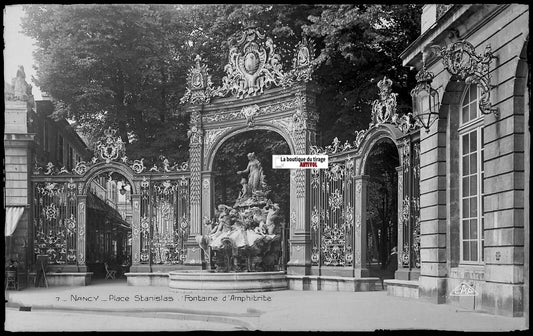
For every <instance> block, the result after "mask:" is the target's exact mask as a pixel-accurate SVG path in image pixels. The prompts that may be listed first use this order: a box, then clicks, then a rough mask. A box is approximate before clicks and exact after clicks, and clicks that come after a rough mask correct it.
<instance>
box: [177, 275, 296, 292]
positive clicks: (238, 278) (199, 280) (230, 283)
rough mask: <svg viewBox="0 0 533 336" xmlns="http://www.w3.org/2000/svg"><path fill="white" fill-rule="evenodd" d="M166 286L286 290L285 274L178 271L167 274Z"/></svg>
mask: <svg viewBox="0 0 533 336" xmlns="http://www.w3.org/2000/svg"><path fill="white" fill-rule="evenodd" d="M168 278H169V279H168V286H169V287H170V289H171V290H175V291H196V290H198V291H213V292H266V291H277V290H285V289H288V281H287V277H286V274H285V272H283V271H275V272H242V273H222V272H213V271H208V270H203V271H197V270H182V271H181V270H180V271H171V272H169V273H168Z"/></svg>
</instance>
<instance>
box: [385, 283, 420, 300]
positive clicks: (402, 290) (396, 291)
mask: <svg viewBox="0 0 533 336" xmlns="http://www.w3.org/2000/svg"><path fill="white" fill-rule="evenodd" d="M383 282H384V284H385V287H386V288H387V295H390V296H399V297H408V298H414V299H418V280H397V279H387V280H384V281H383Z"/></svg>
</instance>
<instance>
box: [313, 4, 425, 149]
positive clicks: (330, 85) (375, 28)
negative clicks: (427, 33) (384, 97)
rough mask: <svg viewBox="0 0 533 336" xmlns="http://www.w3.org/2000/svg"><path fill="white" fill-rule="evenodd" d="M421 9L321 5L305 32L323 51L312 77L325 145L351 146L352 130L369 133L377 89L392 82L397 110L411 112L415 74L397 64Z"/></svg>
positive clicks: (415, 33)
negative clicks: (317, 87) (384, 80)
mask: <svg viewBox="0 0 533 336" xmlns="http://www.w3.org/2000/svg"><path fill="white" fill-rule="evenodd" d="M421 7H422V5H414V4H402V5H377V4H367V5H365V4H357V5H325V6H323V7H322V11H321V13H320V15H313V16H310V17H309V19H310V21H311V22H312V23H311V24H308V25H305V26H304V27H303V31H304V32H305V33H306V34H309V35H311V36H313V37H314V38H315V39H316V40H317V42H318V44H319V45H320V46H321V53H320V56H319V60H320V62H321V63H322V66H321V67H320V68H319V69H318V71H317V72H316V74H315V78H316V80H317V82H319V83H321V87H322V91H321V92H320V94H319V96H318V97H317V100H318V105H319V106H318V108H319V111H320V122H319V126H321V127H320V128H319V131H320V134H321V137H320V138H321V139H322V142H323V144H329V143H331V140H332V139H333V138H334V137H338V138H339V139H346V140H350V141H352V140H354V133H353V130H359V129H364V128H367V125H368V123H369V122H370V116H371V112H370V111H371V108H370V106H371V102H372V100H374V99H376V98H377V97H378V96H377V87H376V84H377V82H378V81H379V80H381V79H382V78H383V76H387V77H388V78H390V79H392V81H393V83H394V85H393V91H394V92H396V93H398V94H399V95H398V109H399V110H400V111H401V112H406V111H409V110H410V106H411V98H410V95H409V90H410V89H411V88H412V87H414V85H415V79H414V73H413V72H412V71H410V70H409V69H407V68H404V67H403V66H402V64H401V59H400V57H399V55H400V52H402V51H403V50H404V49H405V48H406V47H407V46H408V45H409V44H410V43H411V42H412V41H414V40H415V39H416V38H417V37H418V35H419V33H420V28H419V27H420V13H421Z"/></svg>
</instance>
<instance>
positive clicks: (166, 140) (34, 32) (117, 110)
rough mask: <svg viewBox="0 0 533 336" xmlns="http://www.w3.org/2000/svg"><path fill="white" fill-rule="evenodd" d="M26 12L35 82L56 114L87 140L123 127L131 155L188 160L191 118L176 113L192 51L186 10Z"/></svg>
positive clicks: (29, 8)
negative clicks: (32, 40) (35, 64)
mask: <svg viewBox="0 0 533 336" xmlns="http://www.w3.org/2000/svg"><path fill="white" fill-rule="evenodd" d="M26 13H27V16H26V18H25V19H24V20H23V28H24V30H25V32H26V33H27V34H28V35H30V36H32V37H34V38H35V39H36V40H37V47H38V49H37V51H36V55H35V56H36V59H37V60H38V67H37V78H36V82H37V84H38V85H39V86H40V87H41V89H42V90H43V91H45V92H47V93H48V94H50V95H51V96H52V97H54V99H55V100H56V101H57V102H58V103H59V104H58V108H57V109H56V115H58V116H63V117H64V116H69V117H71V118H73V119H74V120H76V121H77V122H78V124H79V125H81V126H82V127H83V130H84V131H85V132H86V133H89V134H91V133H95V132H96V133H98V132H101V131H102V130H103V128H104V127H107V126H113V127H115V128H117V129H118V130H119V134H120V136H121V137H122V140H123V141H124V142H125V143H126V144H127V150H128V154H137V155H133V156H141V155H145V156H146V157H147V158H148V159H150V158H151V157H152V158H155V157H157V156H158V155H161V154H164V155H166V156H167V157H170V158H174V159H185V158H186V156H187V155H186V151H187V146H186V144H187V141H186V140H187V139H186V136H184V135H185V134H186V131H185V130H186V128H187V125H186V120H184V118H182V117H179V116H178V117H177V116H176V115H175V113H174V112H175V111H176V109H177V107H178V101H179V98H180V97H181V96H180V95H181V94H182V92H183V90H184V80H183V78H184V74H185V72H186V68H187V64H186V62H184V61H183V60H182V58H183V57H184V55H185V54H186V53H187V52H188V50H187V49H188V44H187V43H185V42H186V39H185V37H186V35H187V31H188V25H187V22H186V21H185V18H186V15H185V16H184V15H183V10H181V9H180V7H177V6H161V5H72V6H59V5H46V6H36V5H33V6H26ZM170 148H172V151H168V149H170ZM180 153H182V154H181V155H180ZM180 156H181V157H180Z"/></svg>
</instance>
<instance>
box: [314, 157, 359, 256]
mask: <svg viewBox="0 0 533 336" xmlns="http://www.w3.org/2000/svg"><path fill="white" fill-rule="evenodd" d="M311 176H312V178H311V190H312V191H311V209H312V212H311V242H312V243H311V244H312V251H311V253H312V254H311V262H312V264H313V265H324V266H352V263H353V259H354V255H353V253H354V249H353V245H354V231H353V228H354V217H355V213H354V204H355V202H354V199H355V166H354V160H353V158H351V159H347V160H342V161H338V162H333V163H330V165H329V168H328V169H323V170H320V169H313V171H312V173H311ZM358 224H359V225H360V222H359V223H358Z"/></svg>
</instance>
